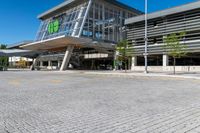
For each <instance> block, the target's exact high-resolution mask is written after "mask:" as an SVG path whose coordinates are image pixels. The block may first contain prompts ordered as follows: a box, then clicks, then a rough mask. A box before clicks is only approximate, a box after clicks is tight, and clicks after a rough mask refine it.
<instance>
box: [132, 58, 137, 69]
mask: <svg viewBox="0 0 200 133" xmlns="http://www.w3.org/2000/svg"><path fill="white" fill-rule="evenodd" d="M134 66H137V56H134V57H132V64H131V69H133V67H134Z"/></svg>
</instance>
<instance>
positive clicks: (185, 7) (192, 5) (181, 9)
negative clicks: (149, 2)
mask: <svg viewBox="0 0 200 133" xmlns="http://www.w3.org/2000/svg"><path fill="white" fill-rule="evenodd" d="M198 8H200V1H197V2H192V3H189V4H185V5H181V6H176V7H173V8H169V9H165V10H161V11H157V12H153V13H150V14H148V19H154V18H158V17H164V16H167V15H172V14H176V13H181V12H184V11H190V10H194V9H198ZM144 20H145V15H140V16H137V17H132V18H128V19H126V20H125V24H126V25H127V24H132V23H136V22H140V21H144Z"/></svg>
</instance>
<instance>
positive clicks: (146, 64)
mask: <svg viewBox="0 0 200 133" xmlns="http://www.w3.org/2000/svg"><path fill="white" fill-rule="evenodd" d="M147 13H148V1H147V0H145V53H144V59H145V70H144V73H148V68H147V67H148V61H147V56H148V53H147V52H148V51H147V45H148V37H147V26H148V23H147V19H148V18H147Z"/></svg>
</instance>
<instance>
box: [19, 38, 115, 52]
mask: <svg viewBox="0 0 200 133" xmlns="http://www.w3.org/2000/svg"><path fill="white" fill-rule="evenodd" d="M69 45H75V46H79V47H90V48H106V49H110V50H113V49H114V46H113V45H114V44H112V43H107V42H98V41H94V40H92V39H90V38H78V37H71V36H66V35H63V36H59V37H55V38H50V39H46V40H42V41H37V42H33V43H29V44H26V45H23V46H20V48H22V49H26V50H40V51H48V50H52V49H57V48H64V47H67V46H69Z"/></svg>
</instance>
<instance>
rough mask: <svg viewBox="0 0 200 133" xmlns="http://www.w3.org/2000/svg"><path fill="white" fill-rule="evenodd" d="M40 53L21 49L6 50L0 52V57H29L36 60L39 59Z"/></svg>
mask: <svg viewBox="0 0 200 133" xmlns="http://www.w3.org/2000/svg"><path fill="white" fill-rule="evenodd" d="M38 54H39V52H36V51H31V50H21V49H5V50H0V56H8V57H12V56H22V57H29V58H34V57H37V56H38Z"/></svg>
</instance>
